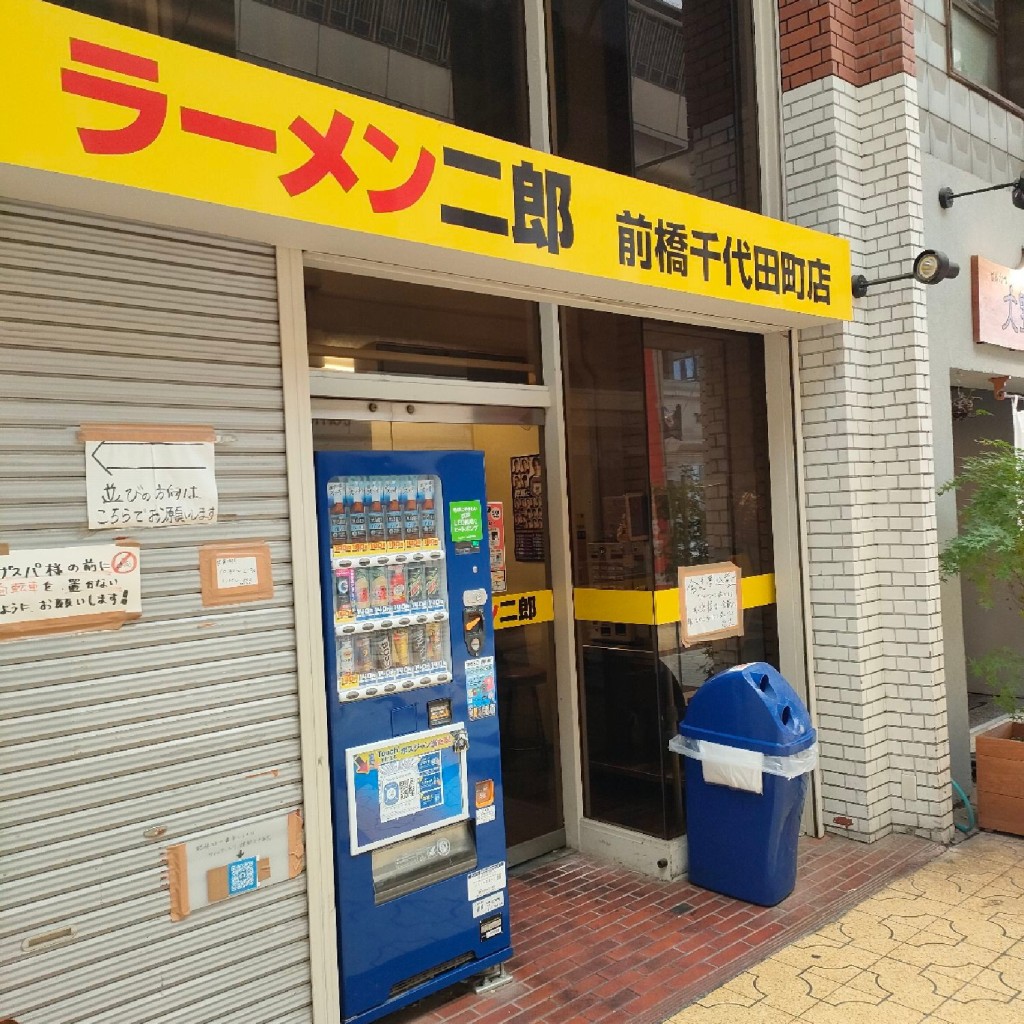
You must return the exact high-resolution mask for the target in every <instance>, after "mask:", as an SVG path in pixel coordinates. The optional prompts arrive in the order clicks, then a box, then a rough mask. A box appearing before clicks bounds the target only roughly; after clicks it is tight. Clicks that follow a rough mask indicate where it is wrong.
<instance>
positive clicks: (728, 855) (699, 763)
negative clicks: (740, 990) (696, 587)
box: [670, 662, 817, 907]
mask: <svg viewBox="0 0 1024 1024" xmlns="http://www.w3.org/2000/svg"><path fill="white" fill-rule="evenodd" d="M670 746H671V748H672V749H673V750H675V751H677V752H678V753H681V754H683V755H684V757H685V759H686V819H687V822H686V839H687V845H688V847H689V877H690V881H691V882H693V884H694V885H699V886H701V887H702V888H705V889H711V890H712V891H713V892H719V893H722V894H724V895H726V896H732V897H734V898H735V899H740V900H746V901H747V902H749V903H757V904H760V905H761V906H765V907H773V906H775V904H776V903H779V902H780V901H781V900H784V899H785V898H786V897H787V896H788V895H789V894H790V893H791V892H792V891H793V887H794V886H795V885H796V854H797V838H798V836H799V834H800V814H801V811H802V810H803V805H804V796H805V794H806V792H807V774H808V773H809V772H810V771H811V770H812V769H813V768H814V766H815V765H816V764H817V735H816V733H815V730H814V729H813V728H812V727H811V721H810V716H809V715H808V713H807V709H806V708H805V707H804V705H803V702H802V701H801V700H800V698H799V697H798V696H797V695H796V693H795V692H794V690H793V688H792V687H791V686H790V685H789V683H787V682H786V680H785V679H783V677H782V676H781V675H780V674H779V672H778V671H776V670H775V669H774V668H772V666H771V665H767V664H765V663H763V662H755V663H753V664H750V665H739V666H737V667H736V668H731V669H728V670H727V671H725V672H721V673H719V674H718V675H716V676H714V677H712V678H711V679H709V680H708V681H707V682H706V683H704V685H703V686H701V687H700V689H699V690H698V691H697V693H696V694H695V695H694V696H693V698H692V700H691V701H690V704H689V707H688V708H687V710H686V717H685V718H684V719H683V721H681V722H680V723H679V736H677V737H675V739H674V740H673V741H672V743H671V744H670Z"/></svg>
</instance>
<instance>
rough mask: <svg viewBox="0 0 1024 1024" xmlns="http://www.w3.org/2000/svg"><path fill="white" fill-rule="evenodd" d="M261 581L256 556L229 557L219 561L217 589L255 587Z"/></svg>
mask: <svg viewBox="0 0 1024 1024" xmlns="http://www.w3.org/2000/svg"><path fill="white" fill-rule="evenodd" d="M259 581H260V574H259V569H258V568H257V566H256V556H255V555H245V556H242V557H238V556H237V555H229V556H228V557H227V558H218V559H217V589H218V590H233V589H235V588H237V587H255V586H256V585H257V584H258V583H259Z"/></svg>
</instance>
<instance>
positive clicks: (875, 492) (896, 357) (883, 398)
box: [779, 0, 952, 840]
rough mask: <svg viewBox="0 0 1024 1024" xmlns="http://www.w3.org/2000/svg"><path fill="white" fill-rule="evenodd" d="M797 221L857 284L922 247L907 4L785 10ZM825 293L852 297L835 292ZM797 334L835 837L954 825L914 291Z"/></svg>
mask: <svg viewBox="0 0 1024 1024" xmlns="http://www.w3.org/2000/svg"><path fill="white" fill-rule="evenodd" d="M779 16H780V44H781V45H780V50H781V53H782V86H783V104H782V107H783V112H782V116H783V136H784V139H783V144H784V159H785V187H786V192H787V202H788V216H789V219H790V220H792V221H794V222H796V223H799V224H805V225H807V226H809V227H814V228H817V229H819V230H822V231H828V232H830V233H832V234H835V235H840V236H843V237H846V238H848V239H849V240H850V243H851V247H852V255H853V269H854V272H855V273H863V274H865V276H867V277H868V278H869V279H870V278H872V277H878V276H883V275H886V274H895V273H902V272H905V271H907V270H909V269H910V266H911V262H912V260H913V257H914V256H915V255H916V254H917V252H919V251H920V249H921V248H923V237H922V232H923V211H922V205H921V203H922V196H921V158H920V136H919V125H918V104H917V83H916V80H915V77H914V56H913V9H912V3H911V2H910V0H779ZM833 287H837V288H845V287H849V284H848V282H847V281H846V280H845V277H844V276H843V275H837V276H836V279H835V280H834V282H833ZM854 317H855V318H854V320H853V321H851V322H850V323H847V324H843V325H840V326H837V327H827V328H818V329H815V330H810V331H804V332H801V336H800V340H799V354H800V381H799V386H800V393H801V400H802V404H803V432H804V459H805V466H806V479H805V486H806V495H807V505H806V509H805V512H806V516H807V524H808V533H809V549H810V557H809V566H808V569H809V575H810V583H811V603H812V620H813V621H812V629H813V640H814V658H815V675H816V683H817V698H818V716H819V724H820V727H821V751H822V759H821V763H822V775H823V798H824V806H825V822H826V826H827V827H830V828H832V829H834V830H836V831H845V832H848V833H849V834H851V835H853V836H854V837H856V838H861V839H865V840H873V839H875V838H878V837H880V836H882V835H885V834H886V833H888V832H890V831H893V830H899V831H914V832H917V833H920V834H923V835H927V836H931V837H933V838H938V839H944V838H947V837H948V836H949V834H950V831H951V825H952V794H951V791H950V773H949V741H948V730H947V724H946V697H945V677H944V672H943V661H942V630H941V619H940V608H939V577H938V541H937V534H936V521H935V496H934V492H935V480H934V471H933V456H932V429H931V408H930V397H929V396H930V391H929V380H928V374H929V365H928V337H927V323H926V315H925V296H924V291H923V286H921V285H918V284H915V283H908V282H902V283H898V284H893V285H883V286H876V287H874V288H872V289H871V291H870V292H869V294H868V297H867V298H866V299H861V300H856V301H855V303H854Z"/></svg>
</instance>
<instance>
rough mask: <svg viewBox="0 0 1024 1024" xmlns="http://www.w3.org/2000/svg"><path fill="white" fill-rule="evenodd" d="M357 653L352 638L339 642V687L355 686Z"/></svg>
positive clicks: (345, 638)
mask: <svg viewBox="0 0 1024 1024" xmlns="http://www.w3.org/2000/svg"><path fill="white" fill-rule="evenodd" d="M355 672H356V651H355V643H354V642H353V640H352V638H351V637H344V638H342V639H341V640H339V641H338V685H339V686H353V685H355Z"/></svg>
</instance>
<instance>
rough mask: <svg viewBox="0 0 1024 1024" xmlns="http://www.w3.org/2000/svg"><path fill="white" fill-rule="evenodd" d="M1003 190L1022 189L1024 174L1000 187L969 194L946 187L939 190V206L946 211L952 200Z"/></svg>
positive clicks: (982, 189)
mask: <svg viewBox="0 0 1024 1024" xmlns="http://www.w3.org/2000/svg"><path fill="white" fill-rule="evenodd" d="M1004 188H1020V189H1024V174H1022V175H1021V176H1020V177H1019V178H1015V179H1014V180H1013V181H1007V182H1005V183H1004V184H1002V185H989V186H987V187H986V188H974V189H971V190H970V191H969V192H954V191H953V190H952V189H951V188H950V187H949V186H948V185H947V186H946V187H945V188H940V189H939V206H941V207H942V208H943V209H944V210H948V209H949V208H950V207H951V206H952V205H953V200H954V199H961V198H963V197H964V196H976V195H980V194H981V193H982V192H998V191H999V190H1000V189H1004Z"/></svg>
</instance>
